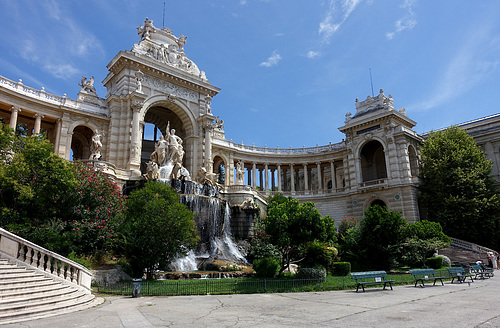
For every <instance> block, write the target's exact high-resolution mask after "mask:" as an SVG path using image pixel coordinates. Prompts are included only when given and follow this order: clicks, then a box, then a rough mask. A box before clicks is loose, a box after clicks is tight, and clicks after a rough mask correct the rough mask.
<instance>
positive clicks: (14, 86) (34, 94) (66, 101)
mask: <svg viewBox="0 0 500 328" xmlns="http://www.w3.org/2000/svg"><path fill="white" fill-rule="evenodd" d="M0 86H2V87H5V88H7V89H10V90H13V91H16V92H18V93H21V94H23V95H25V96H28V97H30V98H35V99H41V100H43V101H45V102H48V103H52V104H55V105H58V106H65V107H69V108H73V109H78V110H82V111H85V112H88V113H92V114H96V115H101V116H109V111H108V109H107V108H104V105H105V102H104V100H100V102H101V106H94V107H92V108H90V107H88V106H82V104H81V102H79V101H77V100H74V99H71V98H67V97H66V94H64V96H62V97H60V96H56V95H53V94H50V93H47V92H45V88H43V87H42V89H41V90H38V89H34V88H31V87H28V86H26V85H24V84H23V82H22V80H19V81H18V82H15V81H12V80H9V79H7V78H5V77H3V76H0Z"/></svg>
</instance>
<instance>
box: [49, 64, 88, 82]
mask: <svg viewBox="0 0 500 328" xmlns="http://www.w3.org/2000/svg"><path fill="white" fill-rule="evenodd" d="M43 69H44V70H45V71H47V72H49V73H50V74H52V75H53V76H55V77H57V78H60V79H68V78H71V77H72V76H74V75H76V74H77V73H78V72H79V70H78V69H77V68H75V67H73V66H72V65H70V64H61V65H54V64H51V63H48V64H47V65H45V66H44V67H43Z"/></svg>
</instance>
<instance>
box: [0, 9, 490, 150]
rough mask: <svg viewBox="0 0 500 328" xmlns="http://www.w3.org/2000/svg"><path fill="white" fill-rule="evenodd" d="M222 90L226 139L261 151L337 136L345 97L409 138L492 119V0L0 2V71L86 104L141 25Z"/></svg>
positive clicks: (216, 102)
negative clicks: (174, 43)
mask: <svg viewBox="0 0 500 328" xmlns="http://www.w3.org/2000/svg"><path fill="white" fill-rule="evenodd" d="M164 2H165V6H166V10H165V27H168V28H170V29H171V30H172V31H173V33H174V34H175V35H177V36H180V34H184V35H187V36H188V38H187V44H186V46H185V47H184V48H185V53H186V55H187V56H188V58H190V59H191V60H193V61H194V62H195V63H196V64H197V65H198V67H199V68H200V69H201V70H204V71H205V72H206V75H207V78H208V79H209V81H210V82H211V83H212V84H213V85H215V86H217V87H219V88H221V89H222V90H221V92H220V93H219V95H217V96H216V97H214V99H213V102H212V110H213V113H214V114H215V115H216V116H220V117H221V118H222V119H223V120H224V122H225V130H226V137H227V138H228V139H233V141H235V142H238V143H239V142H242V141H243V142H244V143H245V144H248V145H251V144H255V145H256V146H261V147H263V146H264V145H267V146H268V147H276V146H277V145H279V146H280V148H288V147H290V146H293V147H302V146H304V145H305V146H306V147H312V146H315V145H316V144H319V145H326V144H328V143H329V142H330V141H331V142H333V143H335V142H339V141H341V140H342V138H343V134H342V133H340V132H339V131H338V127H341V126H342V125H343V124H344V119H345V113H346V112H352V113H354V112H355V105H354V104H355V99H356V98H359V99H360V100H364V99H365V98H366V97H367V96H368V95H370V94H371V84H370V69H371V74H372V78H373V79H372V80H373V89H374V92H375V95H376V94H378V90H379V89H380V88H383V89H384V92H385V94H386V95H388V94H392V96H393V98H394V105H395V107H396V108H397V109H399V108H401V107H405V108H406V113H407V114H408V116H409V117H410V118H411V119H413V120H414V121H416V122H417V123H418V124H417V126H416V127H415V130H416V131H417V132H419V133H422V132H427V131H430V130H433V129H439V128H442V127H446V126H449V125H452V124H458V123H462V122H465V121H468V120H472V119H475V118H479V117H484V116H488V115H491V114H495V113H498V112H500V107H499V106H498V97H499V95H500V85H499V84H500V83H499V82H500V66H499V62H500V1H498V0H481V1H470V0H467V1H466V0H442V1H430V0H426V1H424V0H397V1H396V0H338V1H335V0H330V1H320V0H318V1H314V0H311V1H299V0H196V1H189V0H182V1H163V0H158V1H152V0H147V1H146V0H142V1H135V0H86V1H74V0H52V1H44V0H39V1H30V0H1V1H0V24H1V31H2V33H0V53H1V55H0V75H2V76H4V77H7V78H9V79H11V80H15V81H17V80H18V79H22V80H23V82H24V84H26V85H28V86H30V87H34V88H37V89H39V88H41V87H42V86H43V87H45V89H46V91H47V92H49V93H53V94H56V95H63V94H67V95H68V97H71V98H74V99H75V98H76V97H77V93H78V91H79V89H80V87H79V86H78V82H80V79H81V77H82V75H83V76H87V77H90V76H92V75H94V76H95V80H96V83H95V86H96V89H97V93H98V95H99V96H101V97H104V96H105V95H106V91H105V88H104V87H103V86H102V84H101V81H102V80H103V79H104V78H105V77H106V75H107V69H106V65H107V64H108V63H109V62H110V61H111V59H112V58H113V57H114V56H115V55H116V54H117V53H118V52H119V51H120V50H130V49H131V48H132V46H133V44H134V43H136V42H138V40H139V37H138V35H137V29H136V27H137V26H139V25H142V24H143V22H144V19H145V18H146V17H149V18H150V19H152V20H153V21H154V24H155V26H156V27H161V26H162V20H163V4H164Z"/></svg>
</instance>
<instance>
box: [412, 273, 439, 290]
mask: <svg viewBox="0 0 500 328" xmlns="http://www.w3.org/2000/svg"><path fill="white" fill-rule="evenodd" d="M410 273H411V274H412V275H413V278H415V287H417V283H418V282H419V281H420V283H421V287H424V285H425V284H424V281H430V280H434V284H433V286H435V285H436V281H438V280H440V281H441V285H442V286H444V283H443V279H446V278H447V277H441V276H436V271H435V270H434V269H413V270H410Z"/></svg>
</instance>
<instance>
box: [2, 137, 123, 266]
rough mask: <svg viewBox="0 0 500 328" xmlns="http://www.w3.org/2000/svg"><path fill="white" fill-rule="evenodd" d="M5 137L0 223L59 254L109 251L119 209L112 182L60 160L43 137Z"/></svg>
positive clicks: (120, 203) (117, 191)
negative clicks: (6, 138) (8, 150)
mask: <svg viewBox="0 0 500 328" xmlns="http://www.w3.org/2000/svg"><path fill="white" fill-rule="evenodd" d="M3 135H4V134H3V132H2V136H0V140H4V138H3ZM8 137H9V138H10V141H9V142H8V145H10V146H11V147H12V152H10V155H9V156H8V160H7V161H2V162H1V164H0V225H1V226H3V227H5V228H6V229H8V230H10V231H12V232H13V233H16V234H19V235H21V236H22V237H24V238H26V239H28V240H30V241H32V242H34V243H36V244H39V245H41V246H43V247H45V248H47V249H50V250H52V251H54V252H57V253H59V254H61V255H64V256H67V255H68V254H69V253H71V252H75V253H76V254H78V255H88V256H93V255H99V257H100V256H101V255H102V254H104V253H105V252H107V251H109V250H111V248H112V246H113V244H114V241H115V240H116V239H117V234H116V227H117V226H118V224H119V223H121V222H120V221H121V218H122V215H121V214H122V212H123V210H124V208H123V207H124V198H123V196H122V195H121V192H120V188H119V187H118V186H117V185H116V183H114V182H113V181H112V180H111V178H109V177H108V176H107V175H106V174H104V173H103V172H102V171H99V170H94V169H93V168H91V167H87V166H85V165H84V164H82V163H79V164H76V165H75V164H73V163H71V162H69V161H66V160H64V159H63V158H61V157H60V156H58V155H57V154H55V153H54V152H53V151H52V147H53V146H52V145H51V144H50V143H49V142H48V141H47V140H46V139H44V138H43V137H42V136H31V137H25V136H23V135H18V136H15V137H14V136H13V134H10V135H9V136H8Z"/></svg>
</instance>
